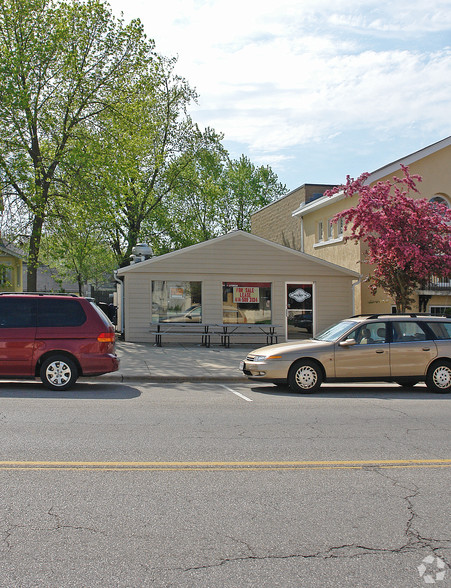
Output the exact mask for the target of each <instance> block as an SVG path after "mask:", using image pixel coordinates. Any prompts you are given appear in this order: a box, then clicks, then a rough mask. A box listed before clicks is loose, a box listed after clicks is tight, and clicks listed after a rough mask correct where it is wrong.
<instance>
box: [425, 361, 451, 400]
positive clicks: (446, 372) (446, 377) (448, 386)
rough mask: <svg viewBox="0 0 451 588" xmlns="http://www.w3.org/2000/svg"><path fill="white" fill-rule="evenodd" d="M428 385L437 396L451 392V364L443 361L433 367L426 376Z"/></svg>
mask: <svg viewBox="0 0 451 588" xmlns="http://www.w3.org/2000/svg"><path fill="white" fill-rule="evenodd" d="M426 385H427V387H428V388H429V390H431V392H435V393H436V394H448V392H451V362H449V361H446V360H441V361H437V362H436V363H434V364H433V365H431V367H430V368H429V371H428V373H427V376H426Z"/></svg>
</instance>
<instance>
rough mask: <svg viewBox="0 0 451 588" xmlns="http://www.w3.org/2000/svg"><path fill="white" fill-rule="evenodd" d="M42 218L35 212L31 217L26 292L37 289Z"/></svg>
mask: <svg viewBox="0 0 451 588" xmlns="http://www.w3.org/2000/svg"><path fill="white" fill-rule="evenodd" d="M43 224H44V218H43V216H42V215H38V214H36V215H35V217H34V219H33V225H32V230H31V237H30V248H29V250H28V259H27V292H37V291H38V279H37V274H38V265H39V250H40V247H41V237H42V226H43Z"/></svg>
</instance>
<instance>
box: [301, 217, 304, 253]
mask: <svg viewBox="0 0 451 588" xmlns="http://www.w3.org/2000/svg"><path fill="white" fill-rule="evenodd" d="M301 253H304V217H303V216H301Z"/></svg>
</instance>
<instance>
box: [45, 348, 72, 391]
mask: <svg viewBox="0 0 451 588" xmlns="http://www.w3.org/2000/svg"><path fill="white" fill-rule="evenodd" d="M39 375H40V376H41V380H42V383H43V384H44V386H45V387H46V388H49V389H50V390H68V389H69V388H70V387H71V386H73V384H74V383H75V382H76V380H77V378H78V370H77V366H76V365H75V363H74V362H73V361H72V360H71V359H70V358H68V357H66V356H64V355H53V356H51V357H49V358H47V359H46V360H45V361H44V363H43V364H42V366H41V369H40V373H39Z"/></svg>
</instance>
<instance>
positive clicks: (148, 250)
mask: <svg viewBox="0 0 451 588" xmlns="http://www.w3.org/2000/svg"><path fill="white" fill-rule="evenodd" d="M152 256H153V251H152V247H150V246H149V245H147V243H137V244H136V245H135V246H134V247H133V249H132V255H130V265H133V264H135V263H139V262H140V261H145V260H146V259H150V258H151V257H152Z"/></svg>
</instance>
